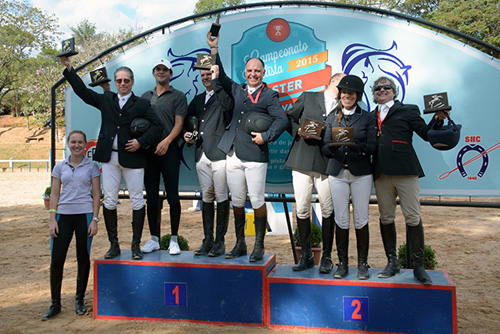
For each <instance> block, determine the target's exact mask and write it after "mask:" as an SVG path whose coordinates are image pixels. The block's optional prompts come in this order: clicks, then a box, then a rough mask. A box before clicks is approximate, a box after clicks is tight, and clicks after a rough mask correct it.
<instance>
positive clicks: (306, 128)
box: [298, 117, 324, 140]
mask: <svg viewBox="0 0 500 334" xmlns="http://www.w3.org/2000/svg"><path fill="white" fill-rule="evenodd" d="M323 124H324V122H320V121H317V120H314V119H310V118H307V117H304V119H303V120H302V124H301V126H300V129H299V131H298V133H299V135H301V136H302V137H311V138H314V139H318V140H321V130H323Z"/></svg>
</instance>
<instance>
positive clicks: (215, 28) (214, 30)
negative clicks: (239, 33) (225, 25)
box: [210, 13, 220, 38]
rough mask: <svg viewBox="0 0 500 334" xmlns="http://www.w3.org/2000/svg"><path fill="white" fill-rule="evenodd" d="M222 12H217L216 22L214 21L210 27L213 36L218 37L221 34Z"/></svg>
mask: <svg viewBox="0 0 500 334" xmlns="http://www.w3.org/2000/svg"><path fill="white" fill-rule="evenodd" d="M219 20H220V13H218V14H217V18H216V19H215V22H214V23H212V26H211V27H210V34H211V35H212V37H214V38H215V37H217V36H218V35H219V30H220V24H219Z"/></svg>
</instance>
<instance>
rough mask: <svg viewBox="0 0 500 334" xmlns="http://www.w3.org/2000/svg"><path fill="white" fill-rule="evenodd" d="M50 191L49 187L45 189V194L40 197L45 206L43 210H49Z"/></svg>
mask: <svg viewBox="0 0 500 334" xmlns="http://www.w3.org/2000/svg"><path fill="white" fill-rule="evenodd" d="M51 190H52V188H51V187H47V188H45V192H44V193H43V195H42V198H43V202H44V204H45V210H48V209H50V192H51Z"/></svg>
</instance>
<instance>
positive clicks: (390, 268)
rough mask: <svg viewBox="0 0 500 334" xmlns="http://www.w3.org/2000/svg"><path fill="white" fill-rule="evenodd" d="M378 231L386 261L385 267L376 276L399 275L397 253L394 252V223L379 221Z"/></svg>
mask: <svg viewBox="0 0 500 334" xmlns="http://www.w3.org/2000/svg"><path fill="white" fill-rule="evenodd" d="M380 233H381V234H382V241H383V243H384V250H385V255H386V256H387V261H388V262H387V265H386V266H385V268H384V269H382V270H381V271H380V272H379V273H378V274H377V277H379V278H389V277H392V276H394V275H399V271H400V269H399V261H398V253H397V252H396V224H395V223H392V224H386V225H384V224H382V223H380Z"/></svg>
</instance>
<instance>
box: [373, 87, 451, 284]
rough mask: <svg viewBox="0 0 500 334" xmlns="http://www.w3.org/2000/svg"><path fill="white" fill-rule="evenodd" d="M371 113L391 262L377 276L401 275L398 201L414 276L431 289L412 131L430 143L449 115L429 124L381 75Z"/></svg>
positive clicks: (378, 189)
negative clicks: (430, 134) (435, 126)
mask: <svg viewBox="0 0 500 334" xmlns="http://www.w3.org/2000/svg"><path fill="white" fill-rule="evenodd" d="M372 93H373V99H374V102H375V103H377V107H376V108H375V110H374V111H373V113H375V119H376V120H377V138H378V140H377V152H376V154H375V155H374V159H373V164H374V179H375V192H376V195H377V201H378V208H379V213H380V232H381V234H382V241H383V243H384V249H385V253H386V256H387V259H388V263H387V266H386V267H385V268H384V269H383V270H382V271H380V272H379V273H378V275H377V276H378V277H379V278H388V277H391V276H394V275H398V274H399V262H398V257H397V249H396V241H397V240H396V225H395V223H394V219H395V214H396V197H397V196H399V200H400V203H401V210H402V212H403V215H404V217H405V223H406V225H407V227H408V229H407V231H408V240H409V245H408V251H409V252H411V255H412V258H413V275H414V277H415V279H417V280H418V281H419V282H421V283H423V284H426V285H429V284H432V279H431V278H430V276H429V275H428V274H427V273H426V272H425V269H424V228H423V225H422V219H421V216H420V185H419V182H418V179H419V178H420V177H423V176H424V171H423V170H422V166H421V165H420V162H419V161H418V158H417V154H416V153H415V149H414V148H413V145H412V142H413V132H415V133H416V134H418V135H419V136H420V137H421V138H422V139H423V140H425V141H428V139H427V132H428V131H429V129H430V128H431V126H432V125H433V124H434V123H435V122H439V123H442V121H443V120H444V119H445V118H446V117H448V114H447V113H446V112H438V113H436V114H435V116H434V117H433V118H432V119H431V121H430V122H429V124H426V123H425V121H424V119H423V118H422V116H421V115H420V110H419V109H418V107H417V106H416V105H411V104H403V103H401V102H399V101H396V100H395V98H396V97H397V89H396V84H395V83H394V81H393V80H392V79H390V78H388V77H380V78H379V79H377V80H376V81H375V83H374V84H373V90H372Z"/></svg>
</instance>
